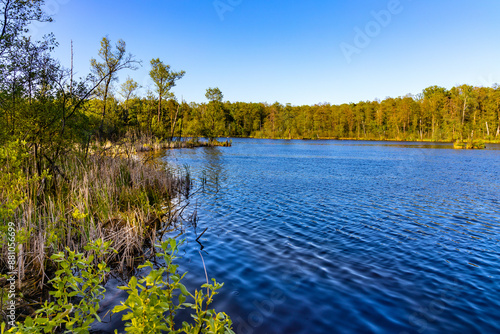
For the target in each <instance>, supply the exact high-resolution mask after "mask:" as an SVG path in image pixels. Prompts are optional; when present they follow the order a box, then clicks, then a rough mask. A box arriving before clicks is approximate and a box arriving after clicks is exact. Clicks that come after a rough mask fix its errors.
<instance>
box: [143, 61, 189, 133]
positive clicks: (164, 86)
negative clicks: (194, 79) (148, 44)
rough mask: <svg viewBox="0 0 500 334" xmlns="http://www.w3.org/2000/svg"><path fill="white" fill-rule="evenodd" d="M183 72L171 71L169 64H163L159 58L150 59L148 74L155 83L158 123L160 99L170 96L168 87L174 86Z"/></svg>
mask: <svg viewBox="0 0 500 334" xmlns="http://www.w3.org/2000/svg"><path fill="white" fill-rule="evenodd" d="M184 74H186V72H185V71H180V72H174V71H172V70H171V69H170V65H165V64H164V63H163V62H162V61H161V60H160V59H159V58H156V59H152V60H151V71H149V76H150V77H151V79H152V80H153V82H154V83H155V85H156V93H157V94H158V124H159V123H160V119H161V104H162V100H163V99H166V98H168V97H170V96H171V94H170V89H172V87H174V86H175V82H176V81H177V80H179V79H181V78H182V77H183V76H184Z"/></svg>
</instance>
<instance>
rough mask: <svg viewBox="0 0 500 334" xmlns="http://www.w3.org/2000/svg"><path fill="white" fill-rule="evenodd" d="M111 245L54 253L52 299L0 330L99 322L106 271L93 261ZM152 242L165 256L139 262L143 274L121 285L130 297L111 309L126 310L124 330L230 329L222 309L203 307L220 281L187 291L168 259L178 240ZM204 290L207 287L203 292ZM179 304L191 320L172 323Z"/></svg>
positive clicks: (80, 327) (76, 327) (218, 332)
mask: <svg viewBox="0 0 500 334" xmlns="http://www.w3.org/2000/svg"><path fill="white" fill-rule="evenodd" d="M110 244H111V242H103V241H102V240H100V239H99V240H97V241H95V242H92V243H89V244H88V245H87V246H86V247H85V250H86V254H83V253H76V252H74V251H71V250H69V249H68V248H67V249H66V252H67V253H66V254H65V253H64V252H59V253H57V254H54V255H53V256H52V259H53V260H54V261H55V262H56V263H57V264H58V266H59V270H58V271H57V272H56V277H55V278H54V279H52V280H51V281H50V283H52V286H53V288H54V290H53V291H52V292H51V293H50V294H51V295H52V296H53V297H54V299H55V301H51V302H48V301H46V302H45V304H44V305H43V307H42V308H41V309H40V310H38V311H37V315H36V316H35V318H34V319H33V318H31V317H27V318H26V320H25V321H24V322H23V323H21V322H17V327H13V328H10V329H9V330H7V331H6V330H5V323H2V324H1V333H2V334H3V333H23V334H24V333H26V334H28V333H30V334H31V333H33V334H37V333H54V332H64V333H89V330H90V326H91V324H92V323H93V322H94V321H96V320H97V321H99V322H100V321H101V319H100V318H99V315H98V314H97V312H98V310H99V303H100V301H101V300H102V298H103V297H104V292H105V291H106V290H105V289H104V287H103V286H102V284H103V282H104V280H105V277H106V275H107V274H108V273H109V271H110V269H109V268H108V267H107V265H106V263H105V262H100V263H97V264H96V263H95V262H96V255H102V254H106V253H109V252H110V251H111V247H110ZM157 247H161V249H162V252H160V253H159V254H158V255H159V256H161V257H163V259H164V260H165V266H164V267H160V268H158V269H155V267H154V266H153V264H152V263H151V262H149V261H148V262H146V263H145V264H144V265H142V266H140V268H149V269H150V271H149V274H148V275H147V276H146V277H144V278H142V279H140V280H138V279H137V278H136V277H132V278H131V279H130V281H129V283H128V285H127V286H123V287H120V289H122V290H125V291H127V292H128V295H129V296H128V298H127V300H126V301H125V302H122V303H121V305H119V306H116V307H115V308H114V309H113V313H120V312H123V311H128V312H126V313H125V314H124V315H123V317H122V319H123V320H124V321H126V324H125V327H126V328H125V331H126V332H128V333H162V332H168V333H171V334H173V333H193V334H195V333H207V334H208V333H210V334H234V332H233V331H232V329H231V326H232V322H231V319H230V318H229V317H228V316H227V314H225V313H216V312H215V310H209V309H208V306H209V305H210V304H211V303H212V301H213V297H214V296H215V295H216V294H217V290H219V289H220V288H221V287H222V286H223V284H220V283H217V282H216V281H215V279H212V281H213V283H212V284H209V283H208V282H207V283H206V284H204V285H203V286H202V290H199V291H198V290H196V291H195V294H194V295H193V294H191V293H190V292H188V290H187V289H186V287H185V286H184V285H183V284H182V283H181V280H182V278H184V276H185V275H186V273H184V274H183V275H179V274H178V272H177V269H178V265H175V264H173V261H174V260H175V259H177V257H176V255H175V254H176V253H177V251H178V244H177V242H176V241H175V240H174V239H169V240H167V241H165V242H163V243H162V244H161V245H157ZM203 289H206V293H205V292H204V290H203ZM187 297H190V298H192V299H193V303H186V299H187ZM184 308H189V309H192V310H193V314H192V317H193V319H194V324H189V323H187V322H183V323H182V326H176V325H175V315H176V313H177V311H178V310H180V309H184ZM176 327H178V329H176ZM116 332H117V331H115V333H116Z"/></svg>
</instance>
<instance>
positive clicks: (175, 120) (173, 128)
mask: <svg viewBox="0 0 500 334" xmlns="http://www.w3.org/2000/svg"><path fill="white" fill-rule="evenodd" d="M179 109H180V105H178V106H177V111H176V112H175V118H174V122H173V124H172V129H171V134H170V141H172V140H173V139H174V132H175V124H176V123H177V116H178V115H179Z"/></svg>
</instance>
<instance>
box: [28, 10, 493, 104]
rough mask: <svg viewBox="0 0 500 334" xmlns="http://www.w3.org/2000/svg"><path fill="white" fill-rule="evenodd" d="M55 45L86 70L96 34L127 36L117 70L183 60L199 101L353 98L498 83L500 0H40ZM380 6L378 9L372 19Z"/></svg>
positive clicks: (182, 89) (187, 92)
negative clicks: (132, 62) (137, 62)
mask: <svg viewBox="0 0 500 334" xmlns="http://www.w3.org/2000/svg"><path fill="white" fill-rule="evenodd" d="M46 3H47V11H48V12H49V13H52V14H53V18H54V22H52V23H49V24H46V25H39V24H38V25H35V26H34V27H33V28H32V34H33V35H34V37H38V38H39V37H40V36H41V35H42V34H44V33H47V32H54V34H55V36H56V38H57V40H58V42H59V43H60V46H59V48H58V49H57V50H56V52H55V56H56V57H57V58H58V59H60V60H61V62H62V63H63V64H64V65H65V66H67V67H69V65H70V42H71V40H73V44H74V62H75V70H76V71H77V76H86V74H87V73H89V61H90V59H91V58H92V57H97V52H98V49H99V47H100V40H101V39H102V37H103V36H108V37H109V38H110V39H111V40H112V42H116V41H117V40H118V39H123V40H124V41H125V42H126V43H127V49H128V51H130V52H131V53H132V54H134V55H135V56H136V57H137V58H138V59H141V60H142V61H143V66H142V68H141V69H139V70H137V71H124V72H122V73H121V74H120V80H121V81H123V80H124V79H125V78H126V77H127V76H128V75H130V76H131V77H132V78H133V79H135V80H136V81H137V82H139V84H141V85H142V86H143V87H144V88H143V89H142V92H143V94H144V93H145V91H146V89H147V87H148V86H151V81H150V80H149V77H148V72H149V69H150V65H149V62H150V60H151V59H152V58H160V59H161V60H163V61H164V62H165V63H166V64H169V65H171V67H172V68H173V69H174V70H185V71H186V75H185V77H184V78H183V79H181V80H180V81H178V84H177V87H175V88H174V93H175V94H176V96H177V97H178V98H179V99H180V98H181V96H182V97H183V98H184V99H185V100H187V101H188V102H190V101H195V102H204V101H206V99H205V97H204V95H205V90H206V89H207V88H208V87H219V88H220V89H221V90H222V92H223V93H224V99H225V100H229V101H245V102H268V103H274V102H275V101H278V102H281V103H292V104H293V105H301V104H316V103H322V102H329V103H332V104H340V103H349V102H358V101H361V100H363V101H366V100H373V99H375V98H379V99H384V98H385V97H387V96H392V97H396V96H403V95H406V94H408V93H411V94H418V93H420V92H421V91H422V89H423V88H425V87H428V86H431V85H439V86H443V87H446V88H451V87H453V86H455V85H459V84H464V83H465V84H471V85H477V86H491V85H493V84H494V83H500V66H499V64H500V38H499V35H498V32H499V31H500V20H499V19H498V17H499V15H500V1H498V0H476V1H472V0H471V1H464V0H453V1H452V0H442V1H435V0H434V1H431V0H400V1H398V0H382V1H379V0H375V1H373V0H372V1H365V0H360V1H353V0H344V1H331V0H330V1H305V0H304V1H293V0H286V1H285V0H217V1H214V0H122V1H116V0H46ZM377 18H378V20H377Z"/></svg>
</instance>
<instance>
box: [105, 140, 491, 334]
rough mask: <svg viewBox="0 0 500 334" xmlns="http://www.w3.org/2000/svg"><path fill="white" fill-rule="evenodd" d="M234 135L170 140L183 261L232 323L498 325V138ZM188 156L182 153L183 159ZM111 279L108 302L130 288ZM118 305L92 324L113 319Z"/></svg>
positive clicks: (318, 329) (191, 282)
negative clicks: (222, 142) (462, 144)
mask: <svg viewBox="0 0 500 334" xmlns="http://www.w3.org/2000/svg"><path fill="white" fill-rule="evenodd" d="M452 148H453V145H452V144H439V143H437V144H436V143H432V144H431V143H429V144H427V143H407V142H363V141H300V140H296V141H295V140H291V141H288V140H257V139H233V146H232V147H228V148H198V149H182V150H170V151H167V152H165V156H164V157H163V159H164V160H165V161H166V162H167V163H168V168H170V169H172V170H174V171H176V172H185V169H186V168H188V170H189V172H190V173H191V177H192V178H193V180H194V189H193V191H192V194H191V196H190V197H189V199H185V200H184V201H188V202H189V203H190V204H189V207H188V208H187V209H186V213H185V216H186V217H187V216H188V215H189V214H190V213H191V214H192V213H193V212H195V211H196V214H197V217H198V221H197V223H196V226H194V225H193V224H187V225H186V226H185V227H184V230H185V233H184V235H183V236H181V237H180V238H186V243H185V244H184V245H183V247H182V251H181V252H180V254H179V255H180V256H181V257H182V258H183V259H182V260H179V261H178V263H179V264H180V265H181V267H180V268H181V271H182V270H186V271H188V272H189V273H188V275H187V276H186V285H187V286H188V288H190V289H194V288H195V287H198V286H200V285H201V284H203V283H204V281H205V274H204V269H203V264H202V260H201V257H200V253H199V250H200V245H199V244H198V243H197V242H196V241H195V239H196V238H197V236H199V235H200V234H201V233H202V232H203V231H204V230H205V229H207V230H206V232H205V233H204V234H203V236H202V237H201V238H200V242H201V243H202V244H203V247H204V248H203V250H202V252H201V253H202V255H203V258H204V261H205V264H206V268H207V271H208V275H209V278H211V277H214V278H216V279H217V281H219V282H224V283H225V285H224V287H223V289H222V290H221V293H220V294H219V295H218V296H216V302H215V304H214V305H213V306H214V307H215V308H216V309H217V310H218V311H225V312H226V313H228V314H229V315H230V316H231V317H232V319H233V322H234V329H235V331H236V332H237V333H242V334H247V333H248V334H249V333H309V334H310V333H444V332H446V333H452V332H453V333H495V332H500V317H499V311H498V310H500V283H499V278H500V266H499V263H500V181H499V180H500V179H499V177H500V145H488V147H487V148H488V149H487V150H480V151H472V150H471V151H469V150H454V149H452ZM186 166H188V167H186ZM116 284H117V283H116V281H115V280H111V281H110V282H109V283H108V284H107V289H108V292H107V297H106V300H105V302H104V304H103V309H104V311H106V310H109V309H110V308H112V306H113V305H115V304H116V303H117V302H118V301H119V300H123V298H124V295H123V292H122V291H121V290H118V289H116V288H114V287H113V285H116ZM119 326H120V325H119V319H117V317H116V316H114V319H113V320H112V321H111V322H110V323H108V324H102V325H100V326H98V329H99V328H100V329H101V330H103V331H104V330H105V329H106V328H108V329H109V328H110V327H113V328H115V327H119Z"/></svg>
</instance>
